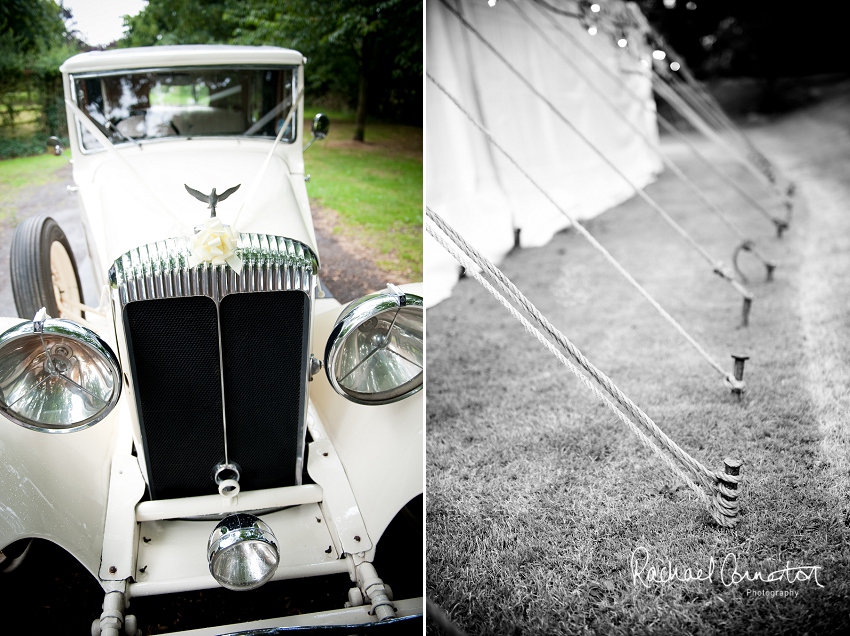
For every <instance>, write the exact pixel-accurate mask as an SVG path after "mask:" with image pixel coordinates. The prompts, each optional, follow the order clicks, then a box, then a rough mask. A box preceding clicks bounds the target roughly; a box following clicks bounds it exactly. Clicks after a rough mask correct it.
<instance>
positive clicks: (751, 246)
mask: <svg viewBox="0 0 850 636" xmlns="http://www.w3.org/2000/svg"><path fill="white" fill-rule="evenodd" d="M506 2H507V3H508V4H509V5H511V7H513V9H514V10H515V11H516V12H517V13H518V14H519V15H520V17H521V18H522V19H523V20H524V21H525V22H526V23H527V24H528V25H529V26H530V27H531V29H532V30H533V31H535V32H536V33H537V35H538V36H540V38H541V39H542V40H543V41H544V42H546V43H547V44H548V45H549V47H550V48H551V49H552V50H553V51H555V53H556V54H557V55H558V57H560V58H561V59H562V60H563V61H564V63H565V64H567V65H568V66H569V67H570V68H572V69H573V71H574V72H575V73H576V74H577V75H578V76H579V77H581V78H582V79H583V80H584V81H585V83H586V85H587V86H588V88H590V90H592V91H593V92H594V93H596V95H597V96H598V97H599V98H600V99H601V100H602V101H603V102H605V104H606V105H607V106H608V107H609V108H610V109H611V110H612V111H613V112H614V113H615V114H616V115H617V116H618V117H619V118H620V119H621V120H622V121H623V123H625V124H626V125H627V126H628V127H629V128H630V129H631V130H632V131H633V132H634V133H635V134H636V135H638V136H639V137H640V138H641V139H643V140H644V142H646V145H647V148H649V149H650V150H652V151H653V152H654V153H655V154H656V155H657V156H658V158H659V159H660V160H661V162H662V163H663V164H664V165H665V166H667V168H669V169H670V171H671V172H672V173H673V174H674V175H676V177H677V178H678V179H679V180H680V181H682V182H683V183H684V184H685V185H687V186H688V187H689V188H690V189H691V190H692V191H693V192H694V194H696V196H697V198H698V199H700V201H702V202H703V204H705V206H706V207H707V208H708V209H709V211H711V212H712V213H713V214H714V215H715V216H717V218H719V219H720V221H722V222H723V224H724V225H726V227H727V228H729V230H730V231H731V232H732V233H733V234H734V235H735V236H737V237H738V239H739V240H740V241H741V242H740V244H739V246H738V248H737V249H736V250H735V252H734V255H733V261H732V262H733V265H734V266H735V269H736V271H737V272H738V275H739V276H740V277H741V278H742V279H744V276H743V274H742V273H741V270H740V268H738V266H737V258H735V257H736V256H737V254H739V253H740V251H742V250H744V249H746V251H749V252H752V254H753V255H755V256H756V258H758V259H759V260H760V261H761V262H762V264H763V265H764V266H765V267H766V268H767V272H768V274H767V277H768V280H771V279H772V274H773V270H774V269H775V268H776V263H774V262H773V261H771V260H769V259H767V258H765V257H764V256H763V255H762V254H761V252H760V251H759V249H758V247H757V246H756V244H755V241H753V240H752V239H750V238H749V237H747V236H745V235H744V233H743V232H742V231H741V230H740V228H738V226H737V225H735V223H734V222H733V221H732V220H731V219H730V218H729V217H728V216H726V214H724V212H723V211H722V210H721V209H720V208H719V207H717V205H715V203H714V202H713V201H712V200H711V199H709V198H708V195H707V194H706V193H705V192H703V190H702V189H701V188H700V187H699V186H698V185H697V184H696V183H694V182H693V180H692V179H690V178H689V177H688V176H687V175H686V174H685V173H684V172H683V171H682V170H681V168H679V166H678V165H676V163H675V162H674V161H673V160H672V159H670V158H669V157H667V155H665V154H664V153H663V152H662V151H661V149H660V148H658V147H657V146H656V145H655V144H654V143H653V142H652V140H651V139H649V137H648V136H647V135H646V133H645V132H644V131H643V130H641V129H640V127H638V126H637V125H635V123H634V122H633V121H632V120H630V119H629V118H628V117H627V116H626V115H625V114H624V113H623V112H622V110H620V109H619V108H618V107H617V105H616V104H614V103H613V101H612V100H611V99H610V98H609V97H608V96H607V95H606V94H605V93H604V92H603V91H601V90H600V89H599V87H598V86H596V84H595V83H594V82H593V80H592V78H590V77H588V75H587V74H586V73H584V72H583V71H582V70H581V68H580V67H579V66H578V64H576V63H575V62H574V61H573V60H571V59H570V57H569V56H567V55H566V54H565V53H564V51H563V50H562V49H561V48H560V47H559V46H557V45H556V44H555V42H553V41H552V39H551V38H550V37H549V36H548V35H547V34H546V33H545V32H544V31H543V29H541V28H540V26H539V25H537V24H536V23H535V22H534V21H533V20H532V19H531V18H530V17H529V16H528V15H527V14H526V13H525V11H523V10H522V9H521V8H520V7H519V5H518V4H517V3H516V2H514V0H506ZM540 11H542V9H540ZM556 26H557V24H556ZM627 94H628V93H627ZM630 96H631V95H630ZM635 97H636V96H635ZM635 101H637V102H639V103H640V104H641V106H644V104H643V100H640V99H636V100H635ZM745 245H746V246H747V247H746V248H744V247H743V246H745Z"/></svg>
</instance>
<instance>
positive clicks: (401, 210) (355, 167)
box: [304, 113, 422, 281]
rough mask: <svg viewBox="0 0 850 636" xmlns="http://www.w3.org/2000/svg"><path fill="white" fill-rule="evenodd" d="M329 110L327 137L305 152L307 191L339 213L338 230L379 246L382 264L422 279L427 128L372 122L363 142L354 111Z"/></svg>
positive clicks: (374, 248) (375, 248) (375, 247)
mask: <svg viewBox="0 0 850 636" xmlns="http://www.w3.org/2000/svg"><path fill="white" fill-rule="evenodd" d="M313 114H314V113H309V118H308V119H306V120H305V130H307V131H309V125H310V121H311V120H312V115H313ZM330 116H331V129H330V133H329V134H328V137H327V139H325V140H323V141H318V142H316V143H315V144H313V146H312V147H311V148H310V149H309V150H308V151H307V152H306V153H305V156H304V162H305V166H306V168H305V169H306V171H307V172H308V173H310V175H311V180H310V182H309V183H308V184H307V192H308V193H309V194H310V197H311V199H313V200H314V201H315V202H317V203H318V204H319V205H321V206H323V207H326V208H330V209H332V210H334V211H335V212H337V213H338V214H339V216H340V218H341V219H342V220H343V225H342V226H340V227H338V228H337V230H336V231H338V232H340V233H343V234H347V235H348V237H349V238H352V237H356V239H357V240H358V241H359V242H360V243H362V244H363V245H364V246H366V247H368V248H369V249H370V250H371V251H374V252H377V254H376V264H377V265H378V266H379V267H381V268H384V269H387V270H390V271H395V272H398V273H399V274H400V275H401V276H402V277H404V278H406V279H407V280H409V281H414V280H422V129H421V128H413V127H410V126H401V125H395V124H384V123H377V122H369V123H368V124H367V126H366V142H365V143H359V142H355V141H352V140H351V137H352V136H353V134H354V116H353V115H352V114H346V113H331V114H330Z"/></svg>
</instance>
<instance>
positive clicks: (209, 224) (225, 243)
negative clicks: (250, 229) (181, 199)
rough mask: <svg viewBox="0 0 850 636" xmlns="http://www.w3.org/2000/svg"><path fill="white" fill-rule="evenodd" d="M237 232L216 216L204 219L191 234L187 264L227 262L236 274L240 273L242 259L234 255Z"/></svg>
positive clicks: (218, 263) (222, 263) (220, 263)
mask: <svg viewBox="0 0 850 636" xmlns="http://www.w3.org/2000/svg"><path fill="white" fill-rule="evenodd" d="M238 239H239V233H238V232H237V231H236V230H234V229H233V228H232V227H224V225H222V223H221V221H220V220H219V219H218V218H215V217H213V218H210V219H207V220H206V221H204V228H203V229H202V230H201V231H200V232H197V233H196V234H195V235H194V236H192V239H191V243H190V248H191V250H192V254H191V255H190V256H189V266H190V267H195V266H196V265H199V264H200V263H209V264H211V265H224V264H225V263H227V264H228V265H229V266H230V269H232V270H233V271H234V272H236V273H237V274H241V273H242V259H241V258H239V257H238V256H237V255H236V242H237V240H238Z"/></svg>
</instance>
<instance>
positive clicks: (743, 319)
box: [741, 296, 753, 327]
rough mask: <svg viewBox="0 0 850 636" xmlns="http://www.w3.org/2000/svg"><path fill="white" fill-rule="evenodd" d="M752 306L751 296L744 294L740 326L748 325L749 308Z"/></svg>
mask: <svg viewBox="0 0 850 636" xmlns="http://www.w3.org/2000/svg"><path fill="white" fill-rule="evenodd" d="M752 306H753V297H752V296H744V309H743V312H742V314H741V326H742V327H748V326H749V325H750V308H751V307H752Z"/></svg>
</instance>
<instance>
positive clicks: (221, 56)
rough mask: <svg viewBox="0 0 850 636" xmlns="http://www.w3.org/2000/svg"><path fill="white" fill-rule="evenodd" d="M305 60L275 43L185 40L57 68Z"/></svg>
mask: <svg viewBox="0 0 850 636" xmlns="http://www.w3.org/2000/svg"><path fill="white" fill-rule="evenodd" d="M306 61H307V59H306V58H305V57H304V56H303V55H301V53H299V52H298V51H293V50H291V49H282V48H279V47H276V46H234V45H228V44H185V45H173V46H145V47H138V48H130V49H113V50H110V51H91V52H89V53H81V54H80V55H75V56H74V57H72V58H70V59H68V60H66V61H65V63H64V64H63V65H62V66H61V67H59V70H61V71H62V72H63V73H80V72H92V71H119V70H129V69H141V68H160V67H172V66H174V67H178V66H219V65H222V66H237V65H238V66H242V65H261V66H267V65H275V66H279V65H284V64H286V65H291V64H303V63H305V62H306Z"/></svg>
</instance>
